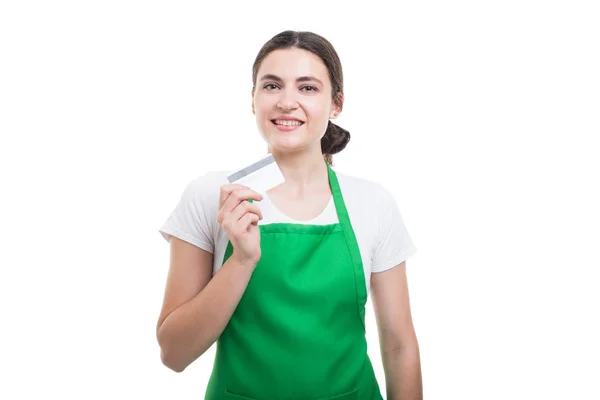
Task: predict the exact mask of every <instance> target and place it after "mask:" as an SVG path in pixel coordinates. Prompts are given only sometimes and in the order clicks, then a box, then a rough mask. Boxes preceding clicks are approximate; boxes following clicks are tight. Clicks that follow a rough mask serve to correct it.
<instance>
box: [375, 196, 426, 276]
mask: <svg viewBox="0 0 600 400" xmlns="http://www.w3.org/2000/svg"><path fill="white" fill-rule="evenodd" d="M380 193H381V195H380V204H379V207H378V210H379V212H378V214H379V218H378V219H379V229H378V237H377V239H376V240H375V248H374V250H373V259H372V264H371V265H372V266H371V272H383V271H386V270H388V269H390V268H393V267H395V266H396V265H398V264H400V263H402V262H403V261H406V260H407V259H408V258H409V257H411V256H412V255H414V254H415V253H416V252H417V248H416V247H415V244H414V243H413V240H412V238H411V236H410V234H409V233H408V229H407V228H406V225H405V223H404V219H403V218H402V214H401V212H400V210H399V208H398V204H397V202H396V200H395V199H394V196H393V195H392V194H391V193H390V192H389V191H388V190H386V189H385V188H382V187H380Z"/></svg>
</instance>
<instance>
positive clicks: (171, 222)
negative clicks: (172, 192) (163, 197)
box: [159, 174, 219, 253]
mask: <svg viewBox="0 0 600 400" xmlns="http://www.w3.org/2000/svg"><path fill="white" fill-rule="evenodd" d="M215 191H216V193H215ZM218 196H219V186H218V184H216V185H215V182H214V179H211V177H210V176H209V175H208V174H207V175H203V176H200V177H198V178H196V179H194V180H192V181H191V182H189V183H188V185H187V186H186V187H185V188H184V190H183V193H182V194H181V197H180V199H179V203H178V204H177V205H176V206H175V208H174V209H173V211H172V212H171V214H170V215H169V216H168V218H167V220H166V221H165V223H164V224H163V225H162V226H161V227H160V229H159V232H160V233H161V235H162V236H163V237H164V238H165V240H167V241H170V240H171V236H175V237H177V238H179V239H181V240H184V241H186V242H188V243H191V244H193V245H195V246H197V247H199V248H201V249H203V250H206V251H208V252H210V253H214V247H215V224H216V223H217V221H216V213H217V208H218V201H219V199H218Z"/></svg>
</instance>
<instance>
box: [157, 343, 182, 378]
mask: <svg viewBox="0 0 600 400" xmlns="http://www.w3.org/2000/svg"><path fill="white" fill-rule="evenodd" d="M160 359H161V361H162V363H163V365H164V366H165V367H167V368H169V369H170V370H172V371H175V372H178V373H180V372H183V371H185V369H186V368H187V365H185V364H184V363H182V362H180V361H179V360H177V359H176V358H175V357H173V356H171V355H170V353H169V352H167V351H165V349H164V348H161V350H160Z"/></svg>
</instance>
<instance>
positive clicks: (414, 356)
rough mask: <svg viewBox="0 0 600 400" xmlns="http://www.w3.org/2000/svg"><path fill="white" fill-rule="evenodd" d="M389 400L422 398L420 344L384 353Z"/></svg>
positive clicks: (419, 399) (420, 399)
mask: <svg viewBox="0 0 600 400" xmlns="http://www.w3.org/2000/svg"><path fill="white" fill-rule="evenodd" d="M382 361H383V367H384V371H385V378H386V386H387V399H388V400H422V399H423V383H422V376H421V360H420V353H419V346H418V344H416V343H415V344H414V345H411V346H407V347H402V348H399V349H396V350H390V351H387V352H384V353H383V354H382Z"/></svg>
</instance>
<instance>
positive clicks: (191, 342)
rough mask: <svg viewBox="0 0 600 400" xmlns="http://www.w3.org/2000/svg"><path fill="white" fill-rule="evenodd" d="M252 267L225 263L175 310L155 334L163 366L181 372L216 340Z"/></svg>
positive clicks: (238, 299)
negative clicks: (189, 298) (187, 300)
mask: <svg viewBox="0 0 600 400" xmlns="http://www.w3.org/2000/svg"><path fill="white" fill-rule="evenodd" d="M253 271H254V268H253V267H250V266H247V265H243V264H240V263H238V262H236V261H235V260H234V259H233V258H230V259H229V260H227V262H226V263H225V264H223V266H222V267H221V268H220V269H219V271H218V272H217V273H216V274H215V276H214V277H213V278H212V279H211V280H210V281H209V282H208V284H207V285H206V287H204V289H202V290H201V291H200V293H198V294H197V295H196V296H195V297H194V298H193V299H192V300H190V301H189V302H187V303H185V304H183V305H182V306H180V307H178V308H177V309H175V310H174V311H173V312H172V313H171V314H169V316H168V317H167V318H166V319H165V321H164V322H163V324H162V325H161V326H160V328H159V330H158V342H159V344H160V347H161V356H162V359H163V362H164V363H165V365H167V366H168V367H169V368H171V369H173V370H174V371H177V372H181V371H183V370H184V369H185V368H186V367H187V366H188V365H190V364H191V363H192V362H194V361H195V360H196V359H197V358H198V357H200V356H201V355H202V354H204V352H205V351H206V350H208V349H209V348H210V346H212V344H213V343H215V341H216V340H217V339H218V338H219V336H220V335H221V333H222V332H223V330H224V329H225V327H226V326H227V324H228V322H229V320H230V318H231V316H232V315H233V312H234V311H235V309H236V307H237V306H238V304H239V302H240V299H241V297H242V295H243V294H244V291H245V290H246V287H247V286H248V282H249V280H250V277H251V276H252V272H253Z"/></svg>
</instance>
